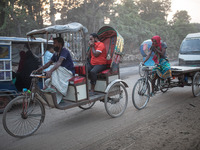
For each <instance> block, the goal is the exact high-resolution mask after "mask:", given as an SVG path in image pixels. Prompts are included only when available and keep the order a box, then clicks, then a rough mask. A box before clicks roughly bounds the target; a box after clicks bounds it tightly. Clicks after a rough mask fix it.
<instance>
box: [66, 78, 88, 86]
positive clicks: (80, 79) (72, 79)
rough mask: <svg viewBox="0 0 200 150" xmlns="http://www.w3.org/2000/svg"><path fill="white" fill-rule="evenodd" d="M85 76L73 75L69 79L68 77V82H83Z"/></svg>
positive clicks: (84, 81)
mask: <svg viewBox="0 0 200 150" xmlns="http://www.w3.org/2000/svg"><path fill="white" fill-rule="evenodd" d="M85 83H86V78H85V77H83V76H74V77H72V78H71V79H69V84H74V85H75V84H85Z"/></svg>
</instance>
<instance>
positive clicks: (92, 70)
mask: <svg viewBox="0 0 200 150" xmlns="http://www.w3.org/2000/svg"><path fill="white" fill-rule="evenodd" d="M87 64H88V73H89V78H90V80H91V82H90V83H91V84H93V85H95V84H96V81H97V74H98V73H99V72H101V71H103V70H106V68H107V65H91V64H90V63H89V62H88V63H87Z"/></svg>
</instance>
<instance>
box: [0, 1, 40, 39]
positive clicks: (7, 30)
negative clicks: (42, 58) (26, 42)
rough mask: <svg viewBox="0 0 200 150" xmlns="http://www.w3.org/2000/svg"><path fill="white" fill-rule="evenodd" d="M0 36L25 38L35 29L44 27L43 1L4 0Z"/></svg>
mask: <svg viewBox="0 0 200 150" xmlns="http://www.w3.org/2000/svg"><path fill="white" fill-rule="evenodd" d="M2 2H4V3H1V4H3V6H4V7H3V8H0V9H1V17H2V18H1V20H3V23H1V26H0V35H4V36H21V37H22V36H25V35H26V32H28V31H30V30H31V29H33V28H40V27H43V17H42V11H43V0H34V1H32V0H4V1H2Z"/></svg>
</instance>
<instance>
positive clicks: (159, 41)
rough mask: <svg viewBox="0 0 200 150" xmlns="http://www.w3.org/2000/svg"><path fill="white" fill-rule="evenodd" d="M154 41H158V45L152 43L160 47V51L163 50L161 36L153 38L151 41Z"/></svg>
mask: <svg viewBox="0 0 200 150" xmlns="http://www.w3.org/2000/svg"><path fill="white" fill-rule="evenodd" d="M153 40H156V44H155V43H152V45H153V46H155V47H160V50H162V47H161V38H160V36H158V35H156V36H153V37H152V38H151V41H152V42H153Z"/></svg>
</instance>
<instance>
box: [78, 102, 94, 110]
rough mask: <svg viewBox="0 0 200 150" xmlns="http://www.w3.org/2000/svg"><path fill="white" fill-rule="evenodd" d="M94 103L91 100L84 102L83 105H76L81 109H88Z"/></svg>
mask: <svg viewBox="0 0 200 150" xmlns="http://www.w3.org/2000/svg"><path fill="white" fill-rule="evenodd" d="M94 104H95V102H91V103H88V104H85V105H80V106H78V107H79V108H81V109H83V110H87V109H90V108H92V106H93V105H94Z"/></svg>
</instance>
